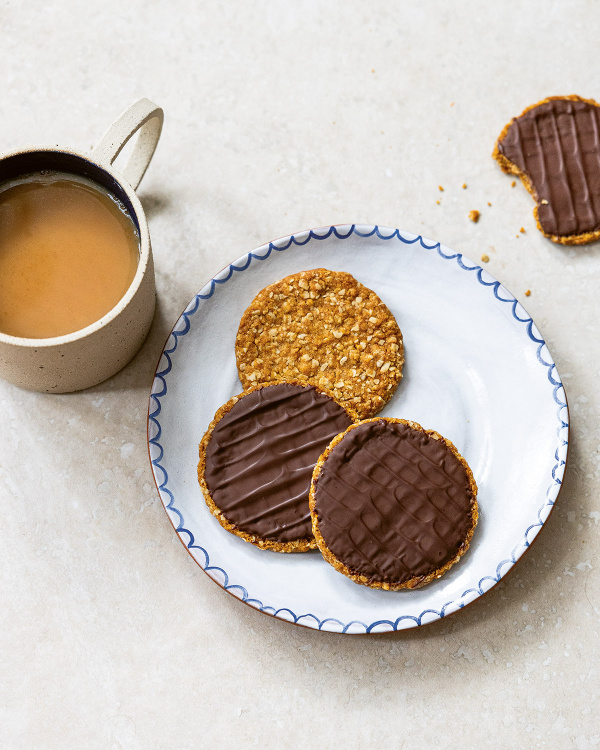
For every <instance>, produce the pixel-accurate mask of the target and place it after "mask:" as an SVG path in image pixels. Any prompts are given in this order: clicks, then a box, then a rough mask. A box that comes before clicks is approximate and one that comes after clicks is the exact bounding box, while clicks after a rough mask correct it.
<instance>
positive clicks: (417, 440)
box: [310, 418, 478, 591]
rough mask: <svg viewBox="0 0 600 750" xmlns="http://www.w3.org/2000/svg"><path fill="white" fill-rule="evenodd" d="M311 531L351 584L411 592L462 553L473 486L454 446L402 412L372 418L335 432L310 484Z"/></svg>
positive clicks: (472, 511)
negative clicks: (396, 415)
mask: <svg viewBox="0 0 600 750" xmlns="http://www.w3.org/2000/svg"><path fill="white" fill-rule="evenodd" d="M310 509H311V515H312V523H313V534H314V536H315V539H316V540H317V545H318V547H319V549H320V550H321V552H322V554H323V557H324V558H325V560H327V562H328V563H330V564H331V565H333V567H334V568H335V569H336V570H338V571H339V572H340V573H343V574H344V575H345V576H348V577H349V578H351V579H352V580H353V581H355V582H356V583H361V584H363V585H365V586H371V587H373V588H379V589H391V590H394V591H398V590H400V589H405V588H406V589H416V588H420V587H421V586H425V585H426V584H427V583H430V582H431V581H433V580H434V579H436V578H439V577H440V576H441V575H443V574H444V573H445V572H446V571H447V570H448V569H449V568H450V567H451V566H452V565H454V563H455V562H457V561H458V560H459V559H460V557H461V556H462V555H463V554H464V553H465V552H466V551H467V549H468V547H469V543H470V541H471V537H472V535H473V530H474V528H475V525H476V524H477V518H478V510H477V485H476V484H475V480H474V478H473V474H472V472H471V469H470V468H469V466H468V464H467V462H466V461H465V460H464V458H462V456H461V455H460V454H459V452H458V451H457V450H456V448H455V447H454V445H452V443H451V442H450V441H449V440H446V439H445V438H443V437H442V436H441V435H439V434H438V433H437V432H434V431H432V430H424V429H423V428H422V427H421V425H419V424H417V423H416V422H409V421H405V420H402V419H384V418H380V419H369V420H365V421H363V422H359V423H358V424H355V425H352V426H350V427H349V428H348V429H347V430H346V432H344V433H343V434H341V435H338V436H337V437H336V438H334V440H333V441H332V442H331V444H330V445H329V446H328V448H327V450H326V451H325V452H324V453H323V455H322V456H321V458H320V459H319V461H318V463H317V465H316V467H315V471H314V473H313V479H312V485H311V490H310Z"/></svg>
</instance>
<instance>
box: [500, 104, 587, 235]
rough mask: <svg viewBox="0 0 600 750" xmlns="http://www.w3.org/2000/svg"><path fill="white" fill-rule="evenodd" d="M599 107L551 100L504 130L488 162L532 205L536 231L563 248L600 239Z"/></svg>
mask: <svg viewBox="0 0 600 750" xmlns="http://www.w3.org/2000/svg"><path fill="white" fill-rule="evenodd" d="M599 131H600V104H598V102H596V101H594V100H593V99H584V98H583V97H581V96H575V95H571V96H549V97H548V98H547V99H544V100H542V101H541V102H538V103H537V104H532V105H531V106H530V107H527V108H526V109H525V110H524V111H523V112H522V113H521V114H520V115H519V116H518V117H514V118H513V119H512V120H511V121H510V122H509V123H508V124H507V125H506V126H505V127H504V129H503V130H502V132H501V133H500V135H499V137H498V140H497V141H496V145H495V147H494V152H493V154H492V156H493V157H494V159H496V161H497V162H498V164H499V165H500V167H501V168H502V169H503V171H504V172H507V173H509V174H514V175H517V176H518V177H520V178H521V181H522V182H523V184H524V185H525V187H526V189H527V190H528V192H529V193H530V194H531V196H532V197H533V199H534V200H535V202H536V206H535V208H534V210H533V214H534V217H535V221H536V224H537V227H538V229H539V230H540V232H541V233H542V234H543V235H544V237H547V238H548V239H550V240H552V241H553V242H557V243H560V244H563V245H583V244H586V243H588V242H594V241H596V240H598V239H600V181H599V180H598V177H597V174H598V161H599V160H600V140H599V139H598V132H599Z"/></svg>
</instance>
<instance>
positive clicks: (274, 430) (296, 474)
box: [198, 383, 356, 552]
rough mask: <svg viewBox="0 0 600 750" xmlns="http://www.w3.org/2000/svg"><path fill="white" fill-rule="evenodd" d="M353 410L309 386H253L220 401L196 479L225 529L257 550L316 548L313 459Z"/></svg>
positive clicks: (202, 445)
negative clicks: (311, 496) (310, 502)
mask: <svg viewBox="0 0 600 750" xmlns="http://www.w3.org/2000/svg"><path fill="white" fill-rule="evenodd" d="M355 418H356V414H355V413H354V412H352V411H351V410H348V409H347V408H344V407H342V406H340V404H338V403H336V401H335V400H334V399H333V398H331V397H330V396H328V395H326V394H325V393H323V392H322V391H320V390H319V389H317V388H315V387H314V386H308V385H306V384H300V383H275V384H265V385H259V386H255V387H254V388H253V389H251V390H249V391H247V392H245V393H242V394H240V395H239V396H235V397H234V398H232V399H230V400H229V401H228V402H227V403H226V404H225V405H224V406H222V407H221V408H220V409H219V410H218V411H217V413H216V414H215V417H214V419H213V421H212V422H211V424H210V426H209V428H208V430H207V432H206V433H205V435H204V437H203V438H202V442H201V443H200V450H199V454H200V461H199V463H198V480H199V482H200V486H201V488H202V492H203V494H204V497H205V500H206V503H207V505H208V507H209V509H210V511H211V513H212V514H213V515H214V516H215V518H216V519H217V520H218V521H219V523H220V524H221V525H222V526H223V527H224V528H225V529H227V530H228V531H230V532H232V533H233V534H236V535H237V536H240V537H241V538H242V539H244V540H245V541H247V542H250V543H252V544H255V545H256V546H258V547H261V548H262V549H271V550H276V551H278V552H304V551H306V550H309V549H313V548H314V547H315V546H316V545H315V540H314V537H313V535H312V527H311V518H310V509H309V506H308V493H309V489H310V482H311V477H312V473H313V469H314V467H315V464H316V462H317V460H318V458H319V456H320V454H321V453H322V452H323V451H324V450H325V448H326V447H327V445H328V444H329V442H330V441H331V440H332V439H333V437H335V436H336V435H337V434H338V433H339V432H342V431H344V430H345V429H346V428H347V427H348V426H349V425H350V424H352V423H353V421H354V420H355Z"/></svg>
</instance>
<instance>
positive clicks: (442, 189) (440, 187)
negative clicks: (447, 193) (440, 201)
mask: <svg viewBox="0 0 600 750" xmlns="http://www.w3.org/2000/svg"><path fill="white" fill-rule="evenodd" d="M438 190H439V191H440V193H443V192H444V188H443V187H442V186H441V185H438Z"/></svg>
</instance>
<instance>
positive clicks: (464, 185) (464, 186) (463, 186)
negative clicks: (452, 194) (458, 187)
mask: <svg viewBox="0 0 600 750" xmlns="http://www.w3.org/2000/svg"><path fill="white" fill-rule="evenodd" d="M462 189H463V190H466V189H467V183H466V182H463V184H462Z"/></svg>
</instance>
